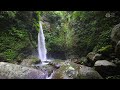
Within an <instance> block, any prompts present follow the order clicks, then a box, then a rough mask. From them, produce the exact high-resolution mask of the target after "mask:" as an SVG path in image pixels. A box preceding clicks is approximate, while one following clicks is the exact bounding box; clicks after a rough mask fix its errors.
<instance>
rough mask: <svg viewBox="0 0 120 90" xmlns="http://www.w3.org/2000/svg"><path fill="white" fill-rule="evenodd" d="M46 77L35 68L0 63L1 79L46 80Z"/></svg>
mask: <svg viewBox="0 0 120 90" xmlns="http://www.w3.org/2000/svg"><path fill="white" fill-rule="evenodd" d="M45 78H46V75H45V74H44V73H43V72H42V71H40V70H36V69H33V68H28V67H23V66H21V65H15V64H11V63H5V62H0V79H45Z"/></svg>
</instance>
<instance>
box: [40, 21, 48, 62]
mask: <svg viewBox="0 0 120 90" xmlns="http://www.w3.org/2000/svg"><path fill="white" fill-rule="evenodd" d="M39 24H40V31H39V33H38V58H39V59H40V60H41V61H46V60H47V57H46V54H47V49H46V46H45V37H44V33H43V29H42V24H41V22H39Z"/></svg>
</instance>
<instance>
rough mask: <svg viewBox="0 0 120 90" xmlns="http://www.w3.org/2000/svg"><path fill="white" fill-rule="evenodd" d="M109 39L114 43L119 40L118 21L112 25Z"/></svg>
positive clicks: (119, 27) (119, 29)
mask: <svg viewBox="0 0 120 90" xmlns="http://www.w3.org/2000/svg"><path fill="white" fill-rule="evenodd" d="M111 39H112V41H114V42H116V43H117V42H118V41H119V40H120V23H119V24H117V25H116V26H114V28H113V29H112V32H111Z"/></svg>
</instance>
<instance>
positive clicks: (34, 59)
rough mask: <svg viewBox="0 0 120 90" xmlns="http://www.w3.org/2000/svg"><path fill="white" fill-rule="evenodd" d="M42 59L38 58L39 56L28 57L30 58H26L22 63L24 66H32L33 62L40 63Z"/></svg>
mask: <svg viewBox="0 0 120 90" xmlns="http://www.w3.org/2000/svg"><path fill="white" fill-rule="evenodd" d="M40 62H41V60H40V59H38V58H37V57H31V58H28V59H24V60H23V61H22V63H21V65H23V66H32V64H38V63H40Z"/></svg>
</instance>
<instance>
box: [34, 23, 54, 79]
mask: <svg viewBox="0 0 120 90" xmlns="http://www.w3.org/2000/svg"><path fill="white" fill-rule="evenodd" d="M39 24H40V30H39V33H38V58H39V59H40V60H41V62H42V63H40V64H37V65H36V66H39V67H42V66H43V65H46V64H48V63H49V61H51V60H48V59H47V55H46V54H47V49H46V46H45V37H44V33H43V29H42V23H41V22H39ZM46 61H47V62H46ZM43 71H44V70H43ZM44 72H45V73H46V71H44ZM46 75H47V76H46V79H51V78H52V75H53V73H52V74H51V75H50V76H49V77H48V73H46Z"/></svg>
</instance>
